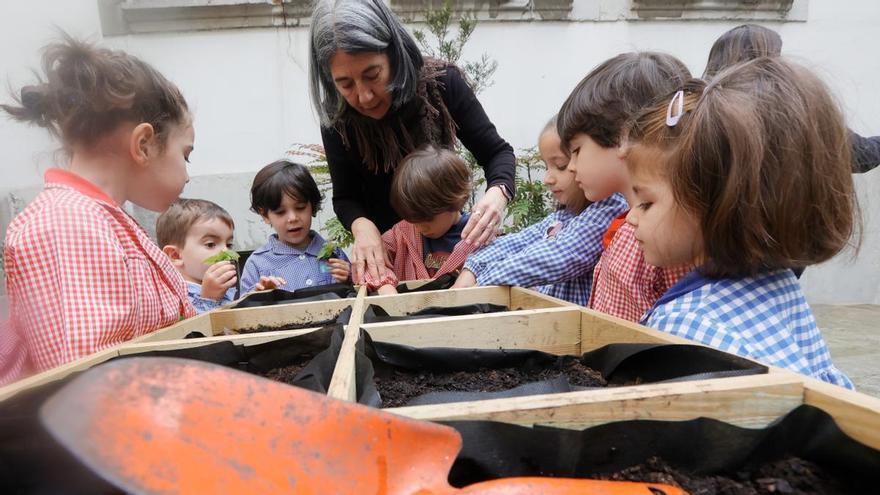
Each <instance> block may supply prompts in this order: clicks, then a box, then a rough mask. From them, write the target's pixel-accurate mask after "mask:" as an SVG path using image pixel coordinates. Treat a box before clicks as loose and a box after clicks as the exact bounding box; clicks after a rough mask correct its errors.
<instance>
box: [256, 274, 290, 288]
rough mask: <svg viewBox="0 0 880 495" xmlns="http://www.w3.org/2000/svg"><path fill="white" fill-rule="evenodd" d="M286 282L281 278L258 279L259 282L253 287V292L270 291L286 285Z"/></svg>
mask: <svg viewBox="0 0 880 495" xmlns="http://www.w3.org/2000/svg"><path fill="white" fill-rule="evenodd" d="M286 283H287V281H286V280H284V279H283V278H281V277H260V281H259V282H257V285H255V286H254V290H272V289H277V288H278V287H281V286H282V285H284V284H286Z"/></svg>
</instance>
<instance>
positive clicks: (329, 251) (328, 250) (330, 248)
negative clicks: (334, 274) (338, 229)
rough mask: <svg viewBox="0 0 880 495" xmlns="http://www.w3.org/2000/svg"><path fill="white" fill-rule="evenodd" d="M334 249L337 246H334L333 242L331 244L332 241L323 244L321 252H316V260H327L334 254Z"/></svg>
mask: <svg viewBox="0 0 880 495" xmlns="http://www.w3.org/2000/svg"><path fill="white" fill-rule="evenodd" d="M336 248H337V246H336V243H335V242H333V241H330V242H325V243H324V246H323V247H322V248H321V250H320V251H318V259H319V260H329V259H330V258H331V257H332V256H333V253H335V252H336Z"/></svg>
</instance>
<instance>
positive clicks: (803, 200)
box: [626, 57, 856, 388]
mask: <svg viewBox="0 0 880 495" xmlns="http://www.w3.org/2000/svg"><path fill="white" fill-rule="evenodd" d="M627 143H628V144H627V148H626V161H627V166H628V168H629V170H630V173H631V176H632V184H633V191H634V193H635V195H636V197H637V200H638V201H637V204H636V206H635V207H634V208H633V209H632V210H631V211H630V213H629V215H628V216H627V222H629V223H630V224H632V225H633V226H634V227H635V237H636V239H637V240H638V241H639V242H640V243H641V244H642V247H643V249H644V253H645V259H646V260H647V262H648V263H651V264H656V265H658V266H671V265H674V264H680V263H686V262H692V263H693V264H694V265H695V266H697V267H698V268H697V269H696V270H694V271H693V272H691V273H690V274H689V275H687V276H686V277H684V278H683V279H681V280H679V282H678V283H676V284H675V285H674V286H673V287H671V288H670V289H669V290H668V291H667V292H666V293H665V294H664V295H663V296H662V297H661V298H660V299H659V300H658V301H657V303H656V304H655V305H654V307H653V308H651V309H650V310H649V311H648V312H647V313H646V315H645V317H644V318H643V320H642V322H643V323H644V324H646V325H648V326H652V327H654V328H658V329H660V330H663V331H666V332H669V333H672V334H674V335H678V336H681V337H685V338H688V339H691V340H695V341H697V342H700V343H702V344H705V345H709V346H712V347H717V348H719V349H722V350H724V351H727V352H731V353H734V354H738V355H741V356H744V357H748V358H752V359H755V360H757V361H761V362H764V363H766V364H769V365H774V366H779V367H783V368H788V369H790V370H792V371H796V372H798V373H802V374H804V375H808V376H812V377H814V378H818V379H821V380H824V381H826V382H829V383H833V384H837V385H840V386H843V387H847V388H853V384H852V382H851V381H850V380H849V378H847V376H846V375H845V374H844V373H842V372H841V371H840V370H838V369H837V368H836V367H834V365H833V364H832V362H831V356H830V354H829V352H828V348H827V346H826V345H825V342H824V340H823V339H822V335H821V333H820V332H819V329H818V327H817V326H816V321H815V319H814V318H813V314H812V311H811V310H810V307H809V305H808V304H807V301H806V299H805V297H804V294H803V291H802V290H801V287H800V284H799V283H798V281H797V279H796V278H795V276H794V273H793V272H792V270H791V268H793V267H798V266H805V265H808V264H813V263H819V262H822V261H825V260H827V259H829V258H831V257H832V256H834V255H835V254H836V253H838V252H839V251H840V250H841V249H843V248H844V247H845V246H846V245H847V243H848V241H849V239H850V237H851V234H852V233H853V229H854V223H855V222H854V216H855V209H856V207H855V193H854V189H853V182H852V177H851V176H850V166H851V165H850V156H849V143H848V139H847V133H846V127H845V126H844V123H843V118H842V115H841V113H840V111H839V109H838V107H837V106H836V104H835V102H834V99H833V97H832V96H831V94H830V93H829V91H828V89H827V88H826V87H825V85H824V84H823V83H822V82H821V81H820V80H819V79H818V78H817V77H816V76H815V75H813V74H811V73H810V72H809V71H808V70H807V69H805V68H803V67H801V66H799V65H797V64H794V63H791V62H788V61H786V60H784V59H782V58H778V57H774V58H758V59H755V60H752V61H750V62H746V63H743V64H740V65H736V66H734V67H731V68H729V69H726V70H724V71H722V72H721V73H719V74H718V75H716V76H715V78H713V79H712V81H711V82H710V83H708V84H707V83H705V82H703V81H700V80H691V81H690V82H688V83H687V84H685V86H684V88H683V89H682V90H680V91H677V92H676V93H675V94H674V95H669V97H667V98H666V100H665V101H663V102H661V103H658V104H657V105H656V106H654V107H652V108H649V109H647V110H646V111H644V112H643V113H642V114H641V115H640V116H639V117H638V118H637V119H636V120H635V122H634V123H633V124H632V126H631V127H630V129H629V132H628V135H627Z"/></svg>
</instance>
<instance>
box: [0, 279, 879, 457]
mask: <svg viewBox="0 0 880 495" xmlns="http://www.w3.org/2000/svg"><path fill="white" fill-rule="evenodd" d="M485 302H491V303H494V304H502V305H507V306H509V307H510V308H512V309H513V310H512V311H508V312H502V313H492V314H484V315H467V316H454V317H443V318H435V319H426V320H415V321H407V322H386V323H371V324H364V325H362V324H361V318H362V315H363V309H364V308H365V307H366V305H367V304H371V303H375V304H379V305H380V306H382V307H383V308H385V309H386V310H388V311H389V312H390V313H391V314H406V313H410V312H413V311H416V310H418V309H421V308H424V307H426V306H431V305H440V306H452V305H460V304H473V303H485ZM348 305H353V314H352V319H351V321H350V323H349V325H347V327H346V336H345V339H344V341H343V348H342V351H341V353H340V358H339V361H338V362H337V365H336V368H335V369H334V374H333V380H332V382H331V385H330V391H329V395H330V396H332V397H336V398H339V399H343V400H348V401H352V400H355V394H356V390H355V376H354V372H355V369H354V352H355V344H356V339H357V334H358V329H359V328H364V329H365V330H367V331H368V332H370V334H371V336H372V337H373V338H374V340H377V341H388V342H396V343H401V344H407V345H414V346H438V345H443V346H453V347H483V348H497V347H504V348H511V349H513V348H517V349H525V348H528V349H537V350H543V351H546V352H551V353H556V354H579V353H583V352H587V351H589V350H593V349H596V348H599V347H601V346H604V345H607V344H610V343H620V342H645V343H687V344H693V342H690V341H687V340H685V339H681V338H678V337H674V336H671V335H668V334H666V333H663V332H660V331H657V330H653V329H650V328H646V327H643V326H641V325H638V324H635V323H631V322H627V321H624V320H620V319H618V318H614V317H611V316H608V315H604V314H601V313H597V312H595V311H591V310H588V309H584V308H580V307H577V306H574V305H571V304H568V303H566V302H564V301H560V300H558V299H555V298H552V297H549V296H546V295H544V294H540V293H537V292H535V291H531V290H528V289H521V288H506V287H474V288H469V289H455V290H446V291H426V292H415V293H408V294H399V295H393V296H370V297H367V296H366V295H365V292H364V291H361V292H360V293H359V294H358V297H357V298H350V299H341V300H332V301H317V302H306V303H291V304H286V305H278V306H269V307H262V308H243V309H235V310H217V311H213V312H210V313H206V314H204V315H201V316H198V317H196V318H192V319H189V320H185V321H182V322H180V323H178V324H176V325H173V326H171V327H168V328H166V329H163V330H160V331H159V332H155V333H154V334H151V335H148V336H144V337H141V338H138V339H135V340H133V341H130V342H128V343H126V344H122V345H120V346H117V347H114V348H111V349H107V350H105V351H101V352H99V353H96V354H93V355H91V356H88V357H85V358H82V359H80V360H77V361H74V362H72V363H69V364H67V365H64V366H60V367H58V368H55V369H53V370H49V371H47V372H44V373H41V374H38V375H35V376H32V377H29V378H26V379H24V380H21V381H19V382H16V383H13V384H11V385H8V386H6V387H3V388H0V400H3V399H6V398H8V397H11V396H13V395H15V394H17V393H19V392H21V391H22V390H26V389H29V388H32V387H37V386H40V385H43V384H46V383H49V382H52V381H54V380H58V379H61V378H64V377H66V376H68V375H69V374H71V373H74V372H77V371H81V370H84V369H87V368H89V367H91V366H95V365H97V364H99V363H102V362H104V361H106V360H108V359H111V358H113V357H115V356H118V355H124V354H131V353H134V352H143V351H149V350H163V349H179V348H184V347H193V346H199V345H205V344H206V343H212V342H217V341H232V342H236V343H242V344H243V345H255V344H258V343H263V342H268V341H272V340H277V339H281V338H286V337H290V336H294V335H301V334H305V333H308V332H310V331H314V330H315V329H302V330H288V331H280V332H266V333H260V334H243V335H231V336H222V335H215V336H208V337H206V338H202V339H189V340H186V339H182V337H184V336H185V335H187V334H188V333H190V332H193V331H197V332H200V333H203V334H205V335H209V334H210V335H213V334H215V332H217V330H215V329H217V328H220V329H221V331H222V328H224V327H230V328H232V327H234V326H238V327H241V326H253V325H256V324H269V325H271V324H278V323H283V322H289V321H291V320H293V321H307V319H316V318H321V317H322V316H323V317H324V318H321V319H327V318H329V315H331V314H333V312H334V311H337V310H341V309H344V308H345V307H347V306H348ZM296 318H299V319H298V320H296ZM801 404H810V405H813V406H815V407H818V408H820V409H822V410H824V411H826V412H828V413H829V414H830V415H831V416H832V417H833V418H834V419H835V420H836V421H837V423H838V425H839V426H840V427H841V429H842V430H843V431H844V432H846V433H847V434H849V435H850V436H852V437H853V438H855V439H856V440H858V441H860V442H862V443H864V444H866V445H868V446H871V447H874V448H880V398H874V397H869V396H867V395H864V394H860V393H857V392H853V391H850V390H846V389H843V388H841V387H837V386H834V385H830V384H827V383H824V382H821V381H818V380H814V379H812V378H808V377H804V376H801V375H798V374H795V373H791V372H789V371H787V370H783V369H779V368H775V367H771V368H770V372H769V373H768V374H766V375H752V376H744V377H731V378H723V379H712V380H702V381H693V382H680V383H659V384H647V385H638V386H630V387H617V388H608V389H599V390H591V391H582V392H570V393H564V394H550V395H536V396H530V397H518V398H508V399H491V400H482V401H472V402H459V403H454V404H439V405H431V406H413V407H400V408H392V409H387V411H389V412H393V413H396V414H401V415H405V416H409V417H413V418H418V419H426V420H458V419H486V420H493V421H504V422H510V423H516V424H521V425H536V424H540V425H553V426H558V427H564V428H584V427H588V426H592V425H596V424H602V423H606V422H610V421H620V420H628V419H656V420H687V419H692V418H695V417H700V416H703V417H711V418H716V419H719V420H722V421H726V422H728V423H731V424H735V425H739V426H744V427H763V426H766V425H767V424H768V423H770V422H772V421H773V420H775V419H777V418H778V417H780V416H782V415H784V414H786V413H787V412H788V411H790V410H791V409H793V408H795V407H797V406H799V405H801Z"/></svg>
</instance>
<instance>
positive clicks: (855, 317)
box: [812, 304, 880, 397]
mask: <svg viewBox="0 0 880 495" xmlns="http://www.w3.org/2000/svg"><path fill="white" fill-rule="evenodd" d="M812 308H813V313H814V314H815V315H816V320H817V321H818V323H819V328H821V329H822V335H823V336H824V337H825V342H827V343H828V348H829V349H830V350H831V358H832V359H833V360H834V364H835V366H837V367H838V368H840V369H841V370H842V371H843V372H844V373H846V374H847V375H849V377H850V379H851V380H852V381H853V382H854V383H855V384H856V390H858V391H859V392H863V393H866V394H869V395H873V396H875V397H880V306H874V305H854V306H837V305H834V306H831V305H822V304H816V305H813V306H812Z"/></svg>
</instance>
